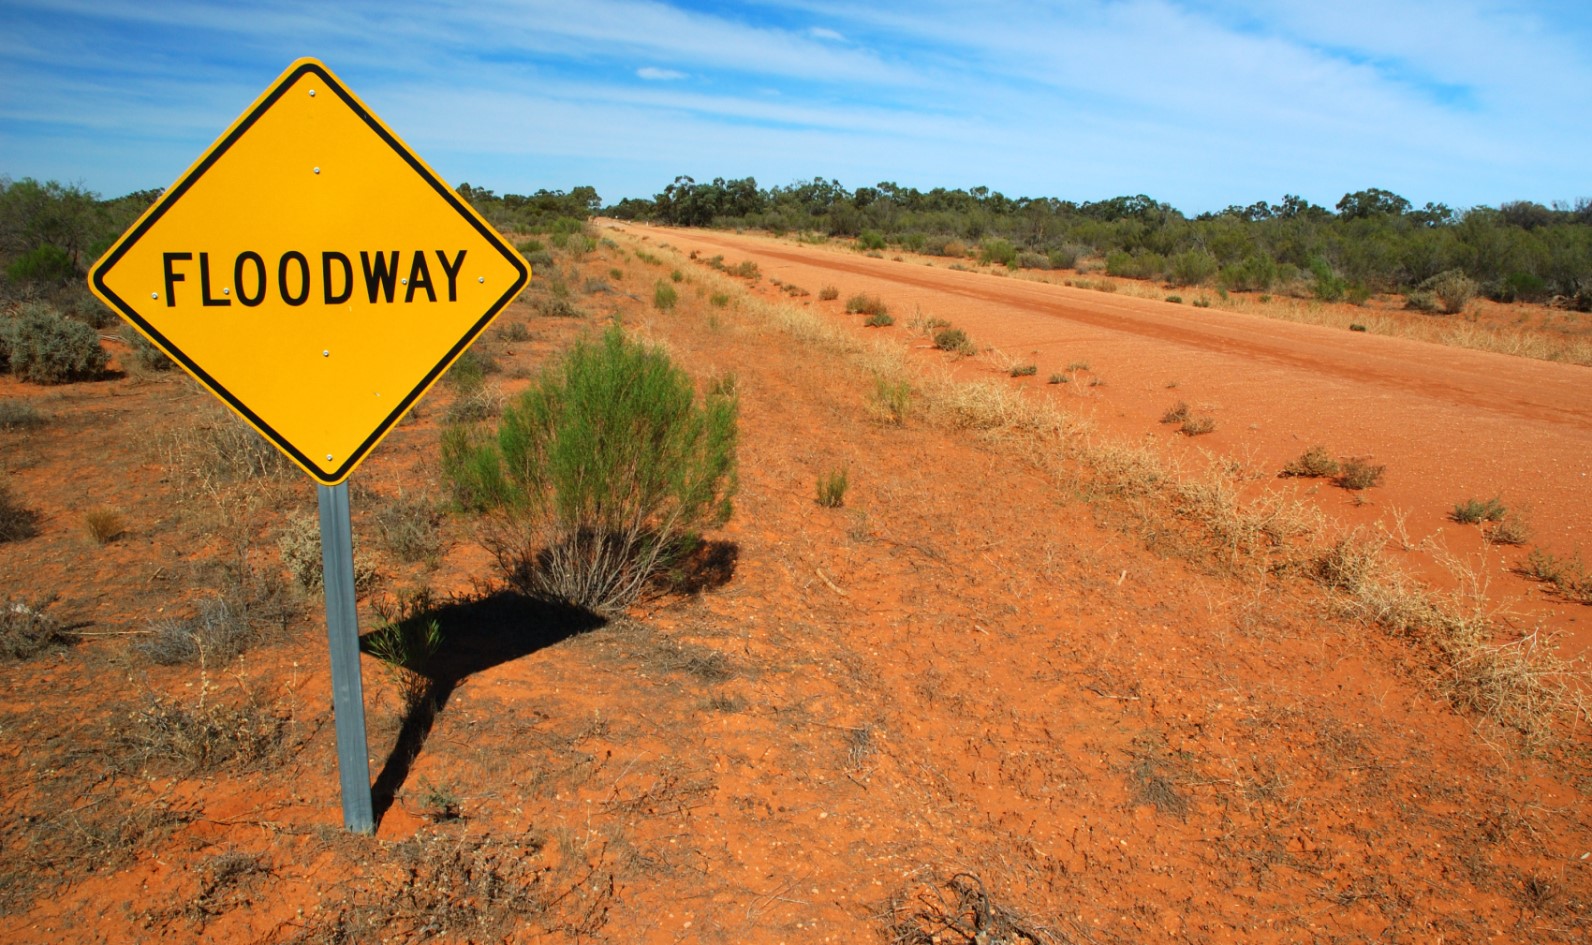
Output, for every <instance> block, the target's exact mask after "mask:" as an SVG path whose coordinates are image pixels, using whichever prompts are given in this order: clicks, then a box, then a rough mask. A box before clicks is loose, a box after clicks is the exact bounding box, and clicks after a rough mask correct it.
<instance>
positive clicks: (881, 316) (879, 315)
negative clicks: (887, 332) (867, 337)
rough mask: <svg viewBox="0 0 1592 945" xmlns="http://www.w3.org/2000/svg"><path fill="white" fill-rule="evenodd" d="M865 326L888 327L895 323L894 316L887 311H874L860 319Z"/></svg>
mask: <svg viewBox="0 0 1592 945" xmlns="http://www.w3.org/2000/svg"><path fill="white" fill-rule="evenodd" d="M862 324H863V325H864V326H865V327H867V328H888V327H889V326H891V325H894V324H895V316H894V315H891V314H890V313H889V312H874V313H872V314H870V315H869V316H868V317H867V318H865V319H863V320H862Z"/></svg>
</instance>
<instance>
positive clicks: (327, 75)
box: [90, 61, 531, 486]
mask: <svg viewBox="0 0 1592 945" xmlns="http://www.w3.org/2000/svg"><path fill="white" fill-rule="evenodd" d="M305 75H313V76H315V77H317V78H318V79H320V80H321V81H322V82H324V83H325V85H326V87H327V88H328V89H330V90H331V91H333V92H334V93H336V94H337V96H338V97H339V98H341V99H342V100H343V103H344V104H346V105H347V106H348V107H349V108H350V109H351V110H352V111H353V112H354V114H356V115H358V116H359V118H360V120H361V121H363V122H364V123H365V124H366V126H367V127H369V128H370V130H372V131H374V132H375V133H376V134H377V135H378V136H379V137H380V138H381V139H382V140H383V141H385V142H386V143H387V145H388V147H390V148H392V149H393V151H394V152H396V153H397V154H398V156H399V157H401V158H403V159H404V161H405V162H406V163H407V164H408V165H409V166H410V167H411V168H412V169H413V170H414V172H415V173H416V174H418V175H420V177H421V179H422V180H424V181H425V182H426V183H428V184H430V185H431V188H432V189H433V190H435V191H436V192H437V194H438V196H440V197H442V199H444V200H446V201H447V202H448V204H449V205H450V206H452V207H453V209H454V210H455V211H456V212H457V213H458V214H459V215H460V216H461V217H463V218H464V219H465V220H466V221H468V222H469V223H470V225H471V226H473V227H474V228H475V229H476V231H477V232H478V233H480V234H481V236H482V238H484V239H485V240H486V241H487V243H488V244H489V245H491V246H492V247H493V248H494V249H496V250H497V251H498V252H499V253H500V254H501V255H502V256H503V258H504V260H505V261H507V262H508V263H509V264H510V265H511V266H513V267H514V271H515V273H516V276H515V279H514V281H513V283H512V284H511V285H510V286H509V288H508V290H507V291H505V292H504V293H503V294H502V295H501V296H499V297H498V299H497V300H496V301H494V302H493V303H492V304H491V306H489V307H488V308H487V310H486V314H484V315H482V316H481V317H480V318H479V319H478V320H477V321H476V322H475V324H474V325H472V326H471V327H470V328H469V330H467V331H466V332H465V333H464V336H463V337H462V338H460V339H459V341H458V343H457V344H455V345H454V346H453V347H452V348H450V349H449V350H448V352H447V354H445V355H443V357H442V360H440V361H438V362H437V364H436V366H435V367H433V368H432V369H431V370H430V371H428V372H427V373H426V376H425V377H424V378H423V379H421V381H420V383H419V384H417V385H415V387H414V389H413V390H411V391H410V392H409V393H408V394H406V395H405V396H404V398H403V399H402V400H401V401H399V403H398V406H397V407H395V408H394V409H393V411H392V412H391V413H389V414H388V415H387V417H386V419H385V420H383V421H382V422H381V423H380V424H378V425H377V426H376V429H375V431H374V432H372V433H371V434H370V436H369V437H367V438H366V439H365V440H364V442H362V443H360V444H359V446H357V447H355V449H354V451H353V452H352V453H350V454H349V455H348V457H346V458H345V459H344V460H343V462H342V464H341V465H339V466H338V467H337V468H336V469H334V470H332V471H331V472H329V473H328V472H322V471H321V468H320V466H319V465H318V464H317V463H315V462H314V461H313V460H311V459H310V458H309V457H308V456H307V455H305V454H304V453H303V452H301V451H300V450H299V449H298V448H297V447H296V446H294V445H293V444H292V443H289V442H288V441H287V439H286V438H285V437H283V436H282V434H280V433H278V432H277V431H276V430H275V429H274V428H273V427H272V426H271V425H270V424H268V423H266V422H265V421H264V420H263V419H261V417H260V416H259V415H258V414H256V413H255V412H254V411H253V410H251V409H249V407H248V405H247V404H244V403H243V402H242V401H240V400H238V398H236V397H234V396H233V394H232V392H231V391H229V390H227V389H226V388H225V387H223V386H222V385H221V384H220V383H219V382H217V381H216V379H215V378H214V377H212V376H211V375H210V373H209V372H208V371H206V370H205V369H204V368H202V367H200V366H199V365H198V364H196V363H195V362H194V361H193V359H192V358H190V357H188V356H187V355H186V354H184V353H183V352H182V350H181V349H179V348H178V347H177V346H176V345H174V344H172V343H171V340H170V339H169V338H167V337H166V336H165V335H164V334H162V333H161V332H160V331H159V330H157V329H156V328H155V326H154V325H151V324H150V323H149V321H148V320H147V319H145V318H144V317H143V316H142V315H140V314H139V313H138V310H137V309H135V308H134V307H133V306H132V305H131V304H129V303H128V302H127V301H126V300H125V299H123V298H122V297H121V296H119V295H117V294H116V292H115V291H113V290H112V289H111V288H110V286H108V285H106V284H105V277H106V275H108V274H109V273H110V271H111V270H112V269H113V268H115V266H116V264H117V263H118V262H120V261H121V259H122V257H123V256H124V255H125V254H126V253H127V252H128V250H130V249H132V247H133V246H134V245H135V244H136V243H137V242H138V241H139V240H140V239H142V238H143V236H144V235H145V234H146V233H148V231H149V229H150V228H151V227H153V226H154V225H155V223H156V222H157V221H159V220H160V218H161V217H162V216H164V215H165V214H166V211H167V210H169V209H171V208H172V207H173V206H175V205H176V203H177V201H178V200H181V199H182V197H183V195H184V194H186V193H187V192H188V190H189V188H191V187H192V186H193V185H194V184H195V183H196V182H197V181H198V180H199V179H200V178H201V177H203V176H204V175H205V172H206V171H208V170H209V169H210V168H211V167H212V166H214V165H215V163H216V162H217V161H218V160H220V159H221V157H222V155H224V154H226V153H227V151H228V150H229V149H230V148H231V147H232V146H233V145H234V144H236V143H237V141H238V139H239V138H241V137H242V136H243V135H244V133H245V132H247V131H248V130H249V129H250V128H252V127H253V126H254V123H255V122H256V121H258V120H259V118H260V116H262V115H264V114H265V113H266V112H267V111H269V110H270V108H271V106H272V105H274V104H276V102H277V100H278V99H280V98H281V97H282V96H283V95H285V94H287V90H288V89H289V88H290V87H292V86H293V84H294V83H296V82H297V81H298V80H299V79H300V78H302V77H304V76H305ZM530 277H531V273H530V267H529V266H527V265H526V263H525V260H524V259H522V258H521V257H520V254H519V253H517V252H515V251H514V249H512V248H511V247H510V246H509V245H508V244H507V243H506V242H504V240H503V237H502V236H501V235H499V234H498V232H497V231H496V230H494V229H492V227H490V226H488V225H487V224H486V223H485V221H483V220H482V219H481V218H480V217H479V216H477V215H476V214H475V213H473V212H471V211H470V209H469V208H468V207H466V206H465V204H464V202H463V201H462V200H461V199H460V198H459V195H458V194H456V193H454V192H453V190H452V188H450V187H448V185H447V184H445V183H443V181H442V179H441V178H439V177H437V175H436V174H434V173H432V171H431V170H430V169H429V168H427V167H426V166H425V164H423V163H421V161H420V159H419V158H418V157H417V156H416V155H415V153H414V152H413V151H411V150H410V149H409V147H408V146H407V145H405V144H404V143H403V142H401V141H399V140H398V138H397V137H396V136H395V135H394V134H393V133H392V132H391V131H389V130H388V129H387V127H386V126H385V125H383V124H382V123H381V122H380V121H378V120H377V119H376V117H375V116H374V115H372V114H371V113H370V111H369V110H368V109H366V108H365V106H364V105H362V104H360V101H359V100H358V99H357V98H355V97H354V96H353V94H352V93H350V92H349V91H348V89H347V88H346V87H344V85H343V84H342V83H341V82H339V81H338V80H337V79H336V77H334V76H333V75H332V74H331V72H330V70H328V69H327V68H326V67H325V66H324V65H322V64H321V63H319V62H315V61H307V62H303V63H301V64H299V65H298V66H297V67H296V68H293V69H290V70H289V71H288V72H287V73H285V74H284V75H283V76H282V77H281V78H280V79H278V80H277V82H276V85H275V86H273V87H272V88H271V89H270V90H269V91H268V92H267V94H266V95H265V97H264V98H262V99H260V101H259V102H258V103H256V104H255V106H254V107H253V108H251V109H249V111H248V112H247V113H246V114H245V115H244V116H243V118H242V119H240V120H239V121H238V122H237V124H236V125H235V126H234V127H233V128H232V130H231V131H230V132H228V133H227V134H226V135H225V136H224V137H222V138H221V139H220V140H219V141H217V142H216V143H215V144H213V145H211V146H210V150H209V151H207V152H206V153H205V156H204V158H203V159H202V160H201V161H200V162H199V163H198V164H197V165H195V166H194V167H193V168H192V169H191V170H189V172H188V173H186V174H184V175H183V176H182V178H181V179H180V180H178V181H177V183H175V184H173V185H172V186H171V188H170V189H168V190H167V191H166V192H165V193H164V194H162V195H161V197H160V199H159V200H158V201H157V202H156V203H155V206H154V207H152V208H151V209H150V210H149V212H148V213H147V214H145V215H144V217H143V218H142V219H140V220H139V221H138V223H137V224H136V225H134V227H133V228H132V229H131V230H129V231H128V232H127V233H126V234H124V235H123V236H122V238H121V239H120V240H118V241H117V242H116V245H115V246H114V247H112V249H111V251H110V252H108V253H107V254H106V255H105V256H104V258H102V259H101V260H100V261H99V262H97V263H95V264H94V270H93V272H92V274H91V276H90V278H91V280H92V282H93V284H94V288H95V289H96V290H97V291H98V292H99V293H100V295H101V296H102V297H103V298H105V299H107V300H108V301H110V302H111V303H112V304H113V305H114V306H115V307H116V309H117V311H118V312H119V313H120V314H121V316H122V317H123V318H125V319H127V320H128V321H130V322H132V323H133V324H134V325H135V326H137V328H138V330H139V331H141V332H143V333H144V334H145V335H147V336H148V337H149V340H150V341H152V342H154V343H155V345H156V346H158V347H159V348H160V349H161V350H162V351H164V352H166V354H168V355H170V356H171V357H172V359H174V360H175V361H177V362H178V363H179V364H181V365H182V367H183V369H184V370H186V371H187V372H188V373H189V374H192V375H193V376H194V377H195V378H196V379H197V380H198V381H199V383H201V384H203V385H204V386H205V387H206V388H208V389H209V390H210V391H211V392H212V393H214V394H215V395H216V396H217V397H219V398H221V399H222V400H223V401H225V402H226V404H227V406H229V407H231V408H232V409H233V410H234V411H236V412H237V413H238V414H239V415H241V416H242V417H243V418H244V419H246V420H248V421H249V423H250V425H252V426H253V427H254V428H255V429H256V430H259V431H260V433H261V434H263V435H264V436H265V437H266V438H267V439H268V440H270V441H271V442H272V443H273V444H275V445H276V447H277V448H278V449H280V450H281V451H282V452H284V453H286V454H287V455H288V456H290V457H292V459H293V461H294V462H296V463H297V464H298V465H299V466H301V467H303V469H304V470H305V471H306V472H308V473H309V474H310V475H311V477H313V478H314V479H315V480H317V481H318V482H320V483H321V484H322V485H327V486H331V485H336V484H337V483H340V482H342V481H343V480H345V479H347V478H348V477H349V475H350V474H352V473H353V471H354V467H356V466H358V465H359V464H360V462H361V461H363V460H364V458H365V456H366V455H367V454H368V453H369V452H370V451H371V450H372V449H374V448H375V446H376V444H377V443H378V442H380V441H381V439H382V437H384V436H386V435H387V431H388V430H391V429H392V428H393V426H394V425H396V424H397V423H398V421H400V420H402V419H403V416H404V414H406V413H408V412H409V410H410V408H411V407H413V406H414V405H415V402H416V401H418V400H419V399H420V396H421V394H422V393H424V392H425V391H427V390H429V389H430V388H431V385H432V384H433V383H435V382H436V380H437V378H438V377H440V376H441V375H442V373H443V372H444V371H446V370H447V369H448V367H449V366H450V365H452V364H453V362H454V361H455V360H456V359H457V358H458V357H459V355H461V354H463V353H464V351H465V349H466V348H468V347H470V345H471V344H472V343H474V341H475V339H476V338H477V337H479V336H480V334H481V332H483V331H485V330H486V326H487V325H489V324H491V323H492V319H494V318H496V317H497V316H498V313H499V312H501V311H502V310H503V309H504V308H506V307H507V306H508V304H509V303H510V302H512V301H513V300H514V298H515V296H517V295H519V293H520V290H521V289H523V288H525V285H526V283H527V282H529V281H530Z"/></svg>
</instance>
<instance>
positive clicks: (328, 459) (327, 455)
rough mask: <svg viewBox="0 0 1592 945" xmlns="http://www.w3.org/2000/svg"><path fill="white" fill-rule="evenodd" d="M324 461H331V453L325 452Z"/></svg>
mask: <svg viewBox="0 0 1592 945" xmlns="http://www.w3.org/2000/svg"><path fill="white" fill-rule="evenodd" d="M326 461H327V462H328V463H329V462H331V461H332V454H331V453H327V454H326Z"/></svg>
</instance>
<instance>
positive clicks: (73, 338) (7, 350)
mask: <svg viewBox="0 0 1592 945" xmlns="http://www.w3.org/2000/svg"><path fill="white" fill-rule="evenodd" d="M108 362H109V359H108V358H107V357H106V355H105V349H104V348H102V347H101V346H100V341H99V334H98V333H97V332H95V331H94V329H92V328H90V327H89V326H87V325H85V324H83V323H82V322H80V321H76V320H75V319H70V318H65V317H63V316H62V315H60V314H58V313H57V312H56V311H55V310H54V309H51V308H50V307H48V306H45V305H37V304H34V305H28V306H25V307H24V308H23V310H22V314H21V315H19V316H18V317H16V318H13V319H0V366H3V367H6V368H7V369H9V370H10V371H11V372H12V373H13V374H15V375H16V376H17V377H19V378H21V379H22V380H24V381H29V382H31V383H34V384H64V383H66V382H68V381H76V380H86V379H89V378H94V377H98V376H99V375H101V374H103V373H104V372H105V365H106V364H107V363H108Z"/></svg>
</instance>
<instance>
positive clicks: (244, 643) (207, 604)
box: [133, 597, 260, 666]
mask: <svg viewBox="0 0 1592 945" xmlns="http://www.w3.org/2000/svg"><path fill="white" fill-rule="evenodd" d="M259 636H260V630H259V628H257V627H256V626H255V625H254V624H252V623H251V622H250V621H249V616H248V613H247V611H246V610H245V609H244V608H242V607H240V606H238V605H237V604H236V603H235V602H233V601H230V600H228V599H227V598H225V597H207V598H205V599H204V600H201V601H200V602H199V606H198V609H197V612H196V613H195V614H194V616H192V617H190V618H188V619H186V620H162V621H160V622H159V623H156V624H154V625H153V626H151V627H150V636H149V637H148V638H146V639H144V640H141V641H139V642H138V643H137V644H136V645H135V646H134V647H133V648H134V649H135V650H137V651H138V652H139V653H142V654H143V655H144V656H146V657H148V658H149V659H150V660H151V661H152V662H155V663H159V664H161V665H162V666H176V665H180V664H183V663H197V662H200V661H203V662H205V663H207V664H211V665H218V664H221V663H225V662H226V661H228V660H230V659H232V658H233V657H234V656H237V655H238V654H239V653H242V652H243V651H244V650H246V649H248V648H249V647H250V646H252V645H253V644H254V642H255V640H256V639H258V638H259Z"/></svg>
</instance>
